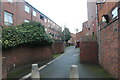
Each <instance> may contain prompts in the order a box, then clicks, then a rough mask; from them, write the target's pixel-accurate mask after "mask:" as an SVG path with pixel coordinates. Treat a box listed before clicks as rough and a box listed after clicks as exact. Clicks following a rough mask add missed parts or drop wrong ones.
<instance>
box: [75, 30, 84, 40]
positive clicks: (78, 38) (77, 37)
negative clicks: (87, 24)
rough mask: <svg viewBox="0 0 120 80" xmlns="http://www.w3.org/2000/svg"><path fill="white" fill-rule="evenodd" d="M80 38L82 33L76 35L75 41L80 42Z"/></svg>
mask: <svg viewBox="0 0 120 80" xmlns="http://www.w3.org/2000/svg"><path fill="white" fill-rule="evenodd" d="M82 36H83V31H81V32H78V33H76V41H77V42H80V40H81V37H82Z"/></svg>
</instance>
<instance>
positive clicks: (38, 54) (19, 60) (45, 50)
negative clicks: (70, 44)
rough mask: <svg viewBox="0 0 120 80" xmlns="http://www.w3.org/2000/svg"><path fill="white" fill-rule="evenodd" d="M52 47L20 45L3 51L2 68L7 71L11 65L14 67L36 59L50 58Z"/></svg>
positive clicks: (30, 62)
mask: <svg viewBox="0 0 120 80" xmlns="http://www.w3.org/2000/svg"><path fill="white" fill-rule="evenodd" d="M52 53H53V51H52V47H51V46H46V47H32V48H31V47H27V46H21V47H17V48H13V49H9V50H6V51H3V53H2V54H3V57H5V58H4V60H3V61H4V65H3V68H5V70H7V71H9V70H10V69H13V68H14V67H13V65H14V64H15V65H16V67H19V66H22V65H26V64H32V63H35V62H38V61H42V60H47V59H51V58H52Z"/></svg>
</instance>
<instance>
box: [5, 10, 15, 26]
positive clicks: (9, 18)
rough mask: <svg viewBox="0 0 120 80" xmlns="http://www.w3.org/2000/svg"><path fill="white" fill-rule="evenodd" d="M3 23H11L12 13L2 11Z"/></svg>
mask: <svg viewBox="0 0 120 80" xmlns="http://www.w3.org/2000/svg"><path fill="white" fill-rule="evenodd" d="M4 24H5V25H13V14H11V13H9V12H6V11H5V12H4Z"/></svg>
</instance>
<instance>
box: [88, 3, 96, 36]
mask: <svg viewBox="0 0 120 80" xmlns="http://www.w3.org/2000/svg"><path fill="white" fill-rule="evenodd" d="M96 6H97V5H96V2H89V1H87V10H88V21H87V23H88V28H89V34H88V35H97V26H96V20H97V18H96V14H97V13H96Z"/></svg>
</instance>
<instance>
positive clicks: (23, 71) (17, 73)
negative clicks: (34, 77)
mask: <svg viewBox="0 0 120 80" xmlns="http://www.w3.org/2000/svg"><path fill="white" fill-rule="evenodd" d="M60 55H62V54H61V53H57V54H53V59H55V58H57V57H59V56H60ZM53 59H50V60H46V61H40V62H37V64H38V66H39V67H41V66H43V65H44V64H46V63H48V62H50V61H51V60H53ZM31 65H32V64H29V65H25V66H22V67H19V68H15V69H13V70H11V71H10V72H8V75H7V77H8V78H22V77H23V76H25V75H27V74H28V73H30V72H31V68H32V66H31Z"/></svg>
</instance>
